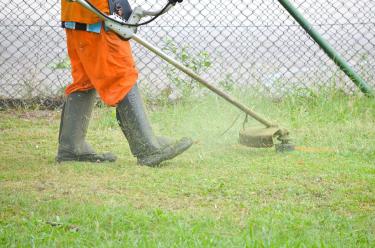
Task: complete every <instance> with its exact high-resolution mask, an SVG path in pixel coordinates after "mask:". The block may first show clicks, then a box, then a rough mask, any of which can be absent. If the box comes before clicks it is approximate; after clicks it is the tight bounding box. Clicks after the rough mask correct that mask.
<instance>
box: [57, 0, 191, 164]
mask: <svg viewBox="0 0 375 248" xmlns="http://www.w3.org/2000/svg"><path fill="white" fill-rule="evenodd" d="M90 3H92V4H93V5H94V6H96V7H97V8H98V9H99V10H101V11H102V12H104V13H107V14H113V13H117V14H118V15H121V16H122V17H123V18H125V19H127V18H129V16H130V15H131V8H130V5H129V3H128V1H127V0H109V1H108V0H90ZM61 7H62V13H61V21H62V27H63V28H65V31H66V40H67V49H68V55H69V58H70V61H71V73H72V78H73V82H72V83H71V84H69V85H68V86H67V88H66V91H65V93H66V95H67V97H66V101H65V103H64V106H63V111H62V114H61V123H60V131H59V145H58V152H57V157H56V160H57V162H65V161H87V162H113V161H115V160H116V156H115V155H113V154H112V153H103V154H100V153H96V152H95V150H94V149H93V148H92V147H91V146H90V145H89V144H88V143H87V142H86V140H85V138H86V132H87V129H88V125H89V121H90V118H91V113H92V111H93V108H94V105H95V102H96V93H98V94H99V96H100V98H101V99H102V101H103V102H104V103H105V104H107V105H109V106H113V107H116V118H117V120H118V123H119V125H120V127H121V130H122V132H123V133H124V135H125V137H126V139H127V140H128V143H129V147H130V150H131V152H132V154H133V155H134V156H135V157H136V158H137V162H138V164H140V165H146V166H157V165H159V164H160V163H161V162H163V161H165V160H169V159H172V158H174V157H176V156H177V155H179V154H181V153H183V152H184V151H186V150H187V149H188V148H189V147H190V146H191V145H192V143H193V142H192V140H191V139H190V138H182V139H180V140H177V141H175V140H172V139H170V138H166V137H159V136H155V134H154V132H153V130H152V127H151V125H150V123H149V120H148V118H147V115H146V112H145V108H144V105H143V101H142V98H141V95H140V92H139V89H138V86H137V83H136V82H137V79H138V71H137V69H136V67H135V62H134V59H133V56H132V51H131V46H130V43H129V41H126V40H123V39H122V38H121V37H119V36H118V35H116V34H115V33H114V32H112V31H108V30H107V29H106V28H105V27H104V23H103V22H101V21H100V19H99V18H98V17H97V16H96V15H95V14H93V13H91V12H90V11H88V10H87V9H85V8H84V7H82V6H81V5H79V4H78V3H75V2H69V1H67V0H62V1H61Z"/></svg>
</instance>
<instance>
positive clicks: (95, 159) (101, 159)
mask: <svg viewBox="0 0 375 248" xmlns="http://www.w3.org/2000/svg"><path fill="white" fill-rule="evenodd" d="M116 160H117V157H116V156H115V155H113V154H111V153H104V154H89V155H74V156H66V157H59V156H57V157H56V162H58V163H62V162H74V161H77V162H89V163H105V162H111V163H112V162H115V161H116Z"/></svg>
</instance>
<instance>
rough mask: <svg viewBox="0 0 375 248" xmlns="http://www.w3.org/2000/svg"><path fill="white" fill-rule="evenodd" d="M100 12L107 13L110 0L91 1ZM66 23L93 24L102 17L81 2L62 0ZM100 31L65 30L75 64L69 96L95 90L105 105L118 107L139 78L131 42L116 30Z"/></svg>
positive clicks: (71, 58) (71, 59)
mask: <svg viewBox="0 0 375 248" xmlns="http://www.w3.org/2000/svg"><path fill="white" fill-rule="evenodd" d="M90 2H91V3H93V4H94V5H95V6H96V7H98V8H99V9H100V10H101V11H103V12H105V13H108V12H109V10H108V9H109V8H108V1H107V0H91V1H90ZM61 6H62V14H61V20H62V21H63V22H77V23H85V24H92V23H97V22H99V21H100V20H99V18H98V17H96V16H95V15H94V14H92V13H90V12H89V11H88V10H86V9H84V8H83V7H82V6H80V5H79V4H78V3H71V2H67V1H66V0H62V1H61ZM103 27H104V24H102V29H101V31H100V33H99V34H98V33H94V32H88V31H81V30H74V29H66V37H67V46H68V54H69V58H70V61H71V65H72V77H73V82H72V83H71V84H70V85H68V87H67V88H66V94H67V95H69V94H71V93H73V92H76V91H86V90H90V89H96V91H97V92H98V94H99V96H100V97H101V99H102V100H103V102H105V103H106V104H108V105H110V106H116V105H117V103H119V102H120V101H121V100H122V99H123V98H124V97H125V96H126V95H127V93H128V92H129V91H130V90H131V89H132V87H133V86H134V85H135V83H136V82H137V79H138V70H137V69H136V67H135V63H134V59H133V55H132V51H131V46H130V43H129V41H124V40H122V39H120V38H119V37H118V36H117V35H116V34H115V33H113V32H111V31H108V32H106V31H105V30H104V28H103Z"/></svg>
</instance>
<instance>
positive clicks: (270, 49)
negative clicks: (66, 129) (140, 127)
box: [0, 0, 375, 104]
mask: <svg viewBox="0 0 375 248" xmlns="http://www.w3.org/2000/svg"><path fill="white" fill-rule="evenodd" d="M130 2H131V4H132V6H133V7H134V6H137V5H140V6H142V7H144V8H145V9H148V8H160V7H161V6H163V5H164V4H165V2H166V1H156V0H154V1H152V0H147V1H146V0H133V1H130ZM292 3H293V4H294V5H295V6H296V7H297V8H298V9H299V10H300V11H301V12H302V13H303V15H304V16H305V17H306V18H307V19H308V20H309V21H310V22H311V23H312V24H313V27H314V28H316V29H317V30H318V31H319V32H320V33H321V34H322V35H323V37H324V38H326V39H327V40H328V42H329V43H330V44H331V45H332V46H333V47H334V48H335V49H336V50H337V51H338V52H339V53H340V54H341V55H343V57H344V58H345V59H346V60H347V61H348V62H349V64H351V65H352V66H353V67H354V69H355V70H356V71H357V72H358V73H359V74H360V75H361V76H362V77H363V78H364V79H365V81H367V83H368V84H369V85H370V86H371V87H374V85H375V1H373V0H336V1H330V0H292ZM0 9H1V11H0V99H2V101H3V102H4V101H5V102H7V101H6V100H17V99H18V100H20V101H21V102H22V101H24V102H27V100H28V99H42V100H41V101H44V100H43V99H50V98H51V97H52V98H53V97H58V96H61V95H62V92H63V90H64V87H65V86H66V85H67V84H68V83H70V81H71V76H70V68H69V59H68V57H67V52H66V44H65V33H64V30H63V29H62V28H60V20H59V18H60V1H57V0H49V1H44V0H43V1H42V0H35V1H26V0H12V1H11V0H5V1H4V0H3V1H1V2H0ZM138 34H139V35H140V36H142V37H144V38H145V39H147V40H149V41H150V42H152V43H154V44H155V45H157V46H158V47H160V48H161V49H163V50H164V51H166V52H167V53H169V54H171V55H173V56H175V57H177V58H178V59H179V60H181V61H183V63H184V64H186V65H187V66H189V67H191V68H192V69H194V70H195V71H197V72H198V73H200V74H202V75H203V76H204V77H206V78H208V79H210V80H211V81H213V82H215V83H217V84H218V85H219V86H220V87H223V88H225V89H231V88H233V87H234V86H239V87H245V86H247V87H252V88H253V89H254V91H256V92H257V93H259V94H267V95H271V96H273V97H282V96H284V95H285V94H288V93H290V92H295V91H298V90H301V89H306V88H307V89H312V88H317V87H320V86H329V87H337V88H340V89H343V90H345V91H346V92H348V93H352V92H354V91H357V89H356V86H355V85H354V84H353V83H352V82H351V81H350V80H349V79H348V78H347V77H346V76H345V74H344V73H342V72H341V71H340V70H339V69H338V67H337V66H336V65H335V64H334V63H333V62H332V61H331V60H330V59H329V58H328V57H327V56H326V55H325V54H324V52H323V51H322V50H321V49H320V48H319V47H318V45H317V44H316V43H315V42H314V41H313V40H312V39H311V38H310V37H309V36H308V35H307V34H306V32H305V31H304V30H303V29H302V28H301V27H300V26H299V25H298V24H297V23H296V22H295V21H294V19H293V18H292V17H291V16H290V15H289V14H288V13H287V11H286V10H285V9H283V7H282V6H281V5H280V4H279V2H278V1H277V0H252V1H248V0H233V1H225V0H185V1H184V2H183V3H182V4H179V5H177V6H176V7H175V8H174V9H173V10H172V11H171V12H169V13H168V14H166V15H164V16H163V17H161V18H159V19H158V20H157V21H156V22H153V23H152V24H150V25H148V26H145V27H142V28H140V29H139V32H138ZM133 51H134V55H135V57H136V61H137V67H138V68H139V70H140V74H141V77H140V85H141V87H142V89H143V90H144V91H145V92H146V93H147V94H149V95H150V96H158V95H160V94H161V93H163V92H164V93H165V92H167V93H168V97H170V98H173V97H179V96H181V94H185V93H186V92H188V93H189V94H191V93H196V92H197V91H196V89H197V87H196V85H194V84H190V85H193V86H188V85H187V84H189V83H191V82H190V80H189V79H187V78H186V77H185V76H184V75H182V74H181V73H179V72H177V71H176V70H174V69H173V68H171V67H170V66H168V65H167V64H166V63H165V62H163V61H162V60H161V59H159V58H157V57H155V56H154V55H153V54H151V53H150V52H148V51H147V50H146V49H144V48H142V47H140V46H138V45H137V44H133ZM8 102H11V101H8ZM47 104H48V101H47ZM51 104H52V103H51Z"/></svg>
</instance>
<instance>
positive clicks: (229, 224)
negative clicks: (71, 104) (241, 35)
mask: <svg viewBox="0 0 375 248" xmlns="http://www.w3.org/2000/svg"><path fill="white" fill-rule="evenodd" d="M319 94H320V95H319V96H316V95H314V94H310V95H307V96H306V95H305V96H304V97H298V96H293V97H286V98H285V99H283V100H281V101H278V102H272V101H270V100H268V99H256V98H254V97H249V96H245V95H242V96H241V95H240V94H237V95H238V97H239V98H241V99H242V101H244V102H246V103H247V104H248V105H249V106H254V109H256V110H258V111H259V112H260V113H266V114H267V116H269V118H270V119H273V120H276V121H278V122H279V123H281V124H282V126H284V127H287V128H288V129H290V131H291V134H292V137H293V138H294V143H295V144H296V145H297V146H300V147H303V149H302V150H299V151H295V152H292V153H285V154H279V153H276V152H275V151H274V150H273V149H252V148H247V147H243V146H240V145H238V143H237V140H238V133H239V130H240V129H241V127H242V119H241V120H238V121H237V122H235V124H234V126H233V127H232V128H230V129H229V130H228V131H227V132H225V134H224V135H223V132H224V131H225V130H227V129H228V127H230V126H231V124H232V123H233V121H234V120H235V119H236V118H237V116H238V115H239V114H240V112H239V111H237V110H236V109H235V108H233V107H232V106H230V105H228V104H226V103H225V102H223V101H222V100H221V99H218V98H216V97H215V96H211V95H210V96H207V97H204V98H201V99H200V100H197V99H195V100H185V101H184V102H181V103H177V104H174V105H168V104H165V105H162V106H157V107H156V108H154V111H153V112H152V113H150V118H151V120H152V123H153V126H154V129H155V131H156V133H157V134H163V135H169V136H173V137H181V136H189V137H192V138H193V139H194V140H195V141H196V142H195V145H194V146H193V147H192V148H191V149H190V150H189V151H188V152H186V153H185V154H183V155H182V156H179V157H177V158H176V159H174V160H172V161H169V162H166V163H164V164H163V166H162V167H160V168H156V169H154V168H147V167H140V166H137V165H136V160H135V159H134V158H133V157H132V156H131V154H130V151H129V148H128V145H127V142H126V141H125V139H124V137H123V135H122V133H121V131H120V129H119V128H118V126H117V123H116V120H115V112H114V109H111V108H98V109H96V110H95V115H94V118H93V120H92V123H91V125H90V129H89V133H88V141H89V142H90V143H91V144H92V145H93V146H94V147H95V148H96V149H97V150H98V151H112V152H115V153H116V154H117V155H118V156H119V160H118V161H117V162H116V163H114V164H104V165H99V164H86V163H67V164H62V165H56V164H55V163H54V156H55V153H56V149H57V135H58V126H59V118H60V113H58V112H42V111H27V112H26V111H21V110H19V111H10V110H9V111H5V112H0V246H4V247H24V246H26V247H29V246H32V247H51V246H59V247H61V246H64V247H78V246H89V247H97V246H118V247H374V246H375V221H374V219H375V131H374V130H375V129H374V127H375V103H374V100H371V99H368V98H365V97H357V96H352V97H349V96H345V95H343V94H340V93H337V92H333V93H332V92H329V93H321V92H320V93H319ZM241 118H242V117H241ZM253 124H254V123H249V124H247V125H249V126H251V125H253Z"/></svg>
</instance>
